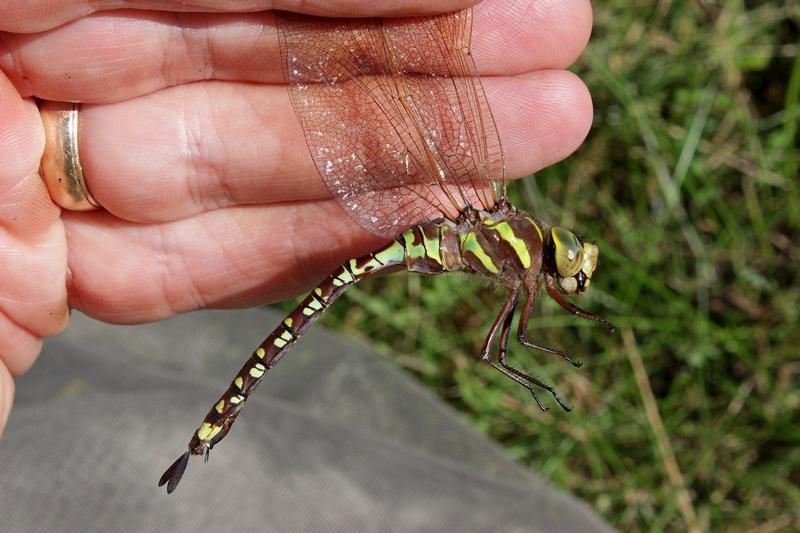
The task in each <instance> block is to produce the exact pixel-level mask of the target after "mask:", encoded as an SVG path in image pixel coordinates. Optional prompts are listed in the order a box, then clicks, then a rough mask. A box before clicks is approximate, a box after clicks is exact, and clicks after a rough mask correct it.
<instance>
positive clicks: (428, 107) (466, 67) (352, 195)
mask: <svg viewBox="0 0 800 533" xmlns="http://www.w3.org/2000/svg"><path fill="white" fill-rule="evenodd" d="M276 18H277V24H278V33H279V36H280V45H281V54H282V59H283V65H284V74H285V78H286V80H287V83H288V85H289V93H290V96H291V100H292V104H293V105H294V109H295V111H296V113H297V116H298V119H299V120H300V124H301V125H302V127H303V132H304V134H305V137H306V142H307V144H308V147H309V149H310V151H311V156H312V158H313V159H314V163H315V164H316V166H317V170H318V171H319V173H320V176H322V179H323V181H324V182H325V184H326V186H327V187H328V189H329V190H330V192H331V194H332V195H333V196H334V197H335V198H336V199H337V200H338V201H339V203H340V204H341V205H342V207H343V208H344V209H345V211H346V212H347V213H348V215H349V216H350V217H351V218H352V219H353V220H354V221H355V222H356V223H357V224H359V225H360V226H361V227H363V228H365V229H367V230H368V231H370V232H372V233H375V234H377V235H379V236H382V237H386V238H394V237H396V236H397V235H398V234H399V233H400V232H402V231H403V230H405V229H406V228H408V227H410V226H413V225H416V224H419V223H421V222H424V221H426V220H431V219H434V218H437V217H440V216H446V217H449V218H455V217H457V216H458V214H459V213H460V212H461V210H463V209H464V208H465V207H466V206H468V205H472V206H474V207H478V208H483V209H487V208H489V207H491V206H492V205H493V204H494V202H495V201H496V194H495V191H494V189H493V187H492V182H493V181H502V180H503V179H504V178H503V155H502V150H501V147H500V140H499V138H498V135H497V131H496V128H495V125H494V120H493V118H492V115H491V111H490V110H489V105H488V103H487V101H486V96H485V95H484V92H483V88H482V87H481V84H480V80H479V79H478V76H477V72H476V69H475V65H474V63H473V61H472V57H471V56H470V52H469V39H470V34H471V27H472V12H471V11H469V10H468V11H461V12H458V13H451V14H447V15H441V16H437V17H426V18H406V19H392V20H388V19H387V20H383V19H320V18H311V17H305V16H301V15H293V14H288V13H277V14H276Z"/></svg>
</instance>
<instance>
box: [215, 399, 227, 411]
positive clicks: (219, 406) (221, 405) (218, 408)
mask: <svg viewBox="0 0 800 533" xmlns="http://www.w3.org/2000/svg"><path fill="white" fill-rule="evenodd" d="M223 409H225V400H220V401H219V402H217V405H215V406H214V410H215V411H216V412H218V413H220V414H222V410H223Z"/></svg>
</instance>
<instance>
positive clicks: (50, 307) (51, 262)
mask: <svg viewBox="0 0 800 533" xmlns="http://www.w3.org/2000/svg"><path fill="white" fill-rule="evenodd" d="M43 138H44V137H43V132H42V126H41V120H40V118H39V114H38V111H37V109H36V106H35V105H34V104H33V102H30V101H25V100H23V99H22V98H20V96H19V94H18V93H17V92H16V90H15V89H14V87H13V86H12V85H11V83H10V82H9V81H8V80H7V79H6V78H5V77H4V76H3V75H2V73H0V161H2V162H3V164H2V165H0V272H2V273H3V274H2V277H0V359H2V360H3V362H4V364H5V367H6V368H7V369H9V370H10V371H11V372H13V373H15V374H16V373H20V372H23V371H24V370H26V369H27V368H28V367H29V366H30V364H32V362H33V360H34V359H35V357H36V355H37V354H38V353H39V350H40V348H41V339H40V337H42V336H44V335H52V334H55V333H57V332H58V331H60V330H61V329H63V327H64V325H65V324H66V320H67V308H66V287H65V285H64V279H65V269H66V251H65V242H64V237H63V227H62V226H61V225H60V223H59V219H58V214H59V210H58V208H56V207H55V206H54V205H53V203H52V202H51V200H50V197H49V195H48V194H47V189H46V187H45V186H44V183H43V182H42V180H41V178H40V177H39V175H38V174H37V167H38V165H39V159H40V158H41V155H42V149H43Z"/></svg>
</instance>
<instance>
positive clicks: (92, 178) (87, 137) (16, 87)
mask: <svg viewBox="0 0 800 533" xmlns="http://www.w3.org/2000/svg"><path fill="white" fill-rule="evenodd" d="M470 3H474V2H469V1H461V0H448V1H446V2H428V1H419V0H405V1H401V0H391V1H388V0H387V1H374V0H373V1H370V2H367V1H358V0H327V1H323V0H313V1H304V2H298V1H296V0H295V1H291V0H275V1H271V2H270V1H266V0H263V1H261V0H227V1H223V2H220V1H218V0H215V1H213V2H212V0H195V1H194V2H189V3H188V4H191V7H187V6H186V5H182V4H186V2H178V1H172V2H170V1H163V2H158V3H156V2H152V1H147V0H139V1H133V0H129V1H123V2H120V1H119V0H114V1H111V0H107V1H102V0H91V1H90V0H39V1H37V2H29V0H7V1H5V2H2V3H0V161H1V162H2V164H0V272H2V276H0V433H2V430H3V428H4V427H5V425H6V422H7V419H8V416H9V413H10V411H11V406H12V403H13V397H14V382H13V377H14V376H19V375H21V374H22V373H24V372H25V371H26V370H27V369H28V368H30V366H31V365H32V364H33V363H34V362H35V360H36V358H37V356H38V354H39V352H40V350H41V347H42V339H43V338H44V337H47V336H51V335H56V334H58V333H60V332H61V331H63V330H64V328H66V327H67V325H68V322H69V313H70V310H71V309H77V310H79V311H81V312H83V313H86V314H88V315H90V316H92V317H95V318H97V319H100V320H104V321H107V322H111V323H138V322H145V321H152V320H158V319H161V318H165V317H169V316H172V315H175V314H177V313H182V312H186V311H190V310H194V309H199V308H231V307H244V306H251V305H255V304H260V303H265V302H269V301H276V300H281V299H284V298H286V297H289V296H292V295H295V294H297V293H299V292H301V291H303V290H306V289H308V288H310V287H311V286H312V285H314V284H315V283H317V282H318V281H319V280H320V279H322V278H323V277H324V276H325V275H326V274H327V273H329V272H330V271H331V270H333V269H334V268H335V267H336V266H338V265H339V264H340V263H341V262H342V261H343V260H345V259H346V258H349V257H355V256H359V255H362V254H364V253H366V252H368V251H370V250H372V249H374V248H376V247H378V246H380V245H381V244H383V241H381V240H380V239H378V238H376V237H374V236H372V235H370V234H369V233H367V232H365V231H363V230H361V229H359V228H358V227H357V226H355V225H354V224H353V223H352V222H350V220H349V219H348V218H347V216H346V215H345V213H344V212H343V211H342V210H341V209H340V208H339V206H338V204H337V203H336V202H335V201H334V200H333V199H332V198H331V197H330V195H329V193H328V191H327V190H326V189H325V187H324V185H323V183H322V181H321V179H320V177H319V175H318V174H317V172H316V170H315V168H314V165H313V162H312V160H311V157H310V155H309V154H308V151H307V150H306V149H305V148H304V146H305V144H304V141H303V135H302V131H301V130H300V127H299V125H298V123H297V121H296V119H295V117H294V114H293V112H292V109H291V106H290V104H289V99H288V95H287V91H286V88H285V87H284V86H283V85H282V75H281V71H280V64H279V62H278V57H277V38H276V35H275V31H274V25H273V19H272V17H271V15H270V14H269V12H267V13H264V12H261V13H256V12H255V11H257V10H266V9H272V8H275V9H280V8H282V9H286V10H295V11H303V12H306V13H313V14H317V15H336V14H342V13H345V14H348V15H351V16H352V15H358V16H367V15H381V16H397V15H408V14H430V13H432V12H433V11H431V10H435V11H447V10H452V9H459V8H463V7H467V6H468V5H470ZM106 4H109V5H110V4H114V7H117V8H119V7H120V5H123V6H125V7H127V8H129V9H124V10H119V9H118V10H115V11H107V10H105V9H107V8H106V7H104V6H106ZM156 4H157V5H158V6H159V8H160V9H161V10H160V11H151V10H148V7H152V6H153V5H156ZM212 5H213V6H214V7H213V9H214V10H215V12H214V13H202V12H201V11H202V10H203V9H204V6H212ZM205 9H209V8H208V7H205ZM192 11H196V12H192ZM591 22H592V14H591V6H590V5H589V1H588V0H486V2H484V3H482V4H480V5H479V6H477V8H476V13H475V19H474V31H473V42H472V47H473V54H474V57H475V60H476V63H477V67H478V70H479V72H480V73H481V75H482V76H483V77H484V79H483V84H484V87H485V90H486V93H487V97H488V99H489V103H490V105H491V106H492V109H493V112H494V115H495V119H496V121H497V127H498V130H499V134H500V138H501V142H502V143H503V147H504V152H505V156H506V165H507V175H508V177H509V178H512V179H516V178H519V177H522V176H525V175H527V174H530V173H531V172H535V171H537V170H539V169H541V168H543V167H546V166H548V165H551V164H553V163H555V162H557V161H559V160H561V159H563V158H565V157H566V156H568V155H569V154H570V153H572V152H573V151H574V150H575V149H576V148H577V147H578V146H579V145H580V143H581V142H582V141H583V139H584V137H585V136H586V134H587V132H588V130H589V127H590V125H591V120H592V104H591V99H590V97H589V94H588V92H587V90H586V87H585V86H584V85H583V83H582V82H581V81H580V80H579V79H578V78H576V77H575V76H574V75H572V74H570V73H569V72H566V71H564V70H563V69H565V68H566V67H568V66H569V65H570V64H571V63H572V62H574V61H575V59H576V58H577V57H578V56H579V55H580V53H581V51H582V50H583V48H584V47H585V45H586V42H587V40H588V37H589V34H590V31H591ZM33 97H38V98H43V99H49V100H62V101H79V102H81V103H82V104H83V105H82V107H81V130H80V135H81V137H80V157H81V162H82V164H83V167H84V173H85V175H86V181H87V183H88V186H89V188H90V189H91V191H92V193H93V195H94V196H95V198H96V199H97V200H98V201H99V202H100V203H101V204H102V205H103V206H104V208H105V209H104V210H101V211H93V212H89V213H77V212H70V211H63V210H61V209H59V208H58V207H57V206H55V205H54V204H53V203H52V202H51V200H50V197H49V196H48V193H47V190H46V188H45V186H44V184H43V182H42V181H41V178H40V176H39V173H38V165H39V160H40V158H41V156H42V149H43V145H44V134H43V130H42V125H41V121H40V117H39V112H38V109H37V107H36V103H35V101H34V99H33ZM300 147H302V148H300ZM320 242H322V243H325V244H324V246H319V245H318V243H320Z"/></svg>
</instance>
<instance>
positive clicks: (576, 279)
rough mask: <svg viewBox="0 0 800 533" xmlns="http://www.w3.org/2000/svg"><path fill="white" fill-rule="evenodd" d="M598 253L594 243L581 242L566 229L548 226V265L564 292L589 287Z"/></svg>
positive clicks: (578, 290) (569, 292)
mask: <svg viewBox="0 0 800 533" xmlns="http://www.w3.org/2000/svg"><path fill="white" fill-rule="evenodd" d="M599 254H600V249H599V248H598V247H597V245H596V244H594V243H591V242H583V240H582V239H580V238H579V237H577V236H576V235H575V234H574V233H572V232H571V231H569V230H568V229H565V228H562V227H560V226H553V227H551V228H550V256H551V261H550V263H551V264H550V267H551V270H552V271H553V273H554V274H555V278H556V281H557V282H558V283H557V284H558V288H559V290H560V291H561V292H563V293H564V294H575V293H581V292H583V291H585V290H586V289H587V288H588V287H589V284H590V283H591V281H592V273H594V269H595V268H596V267H597V256H598V255H599Z"/></svg>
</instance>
